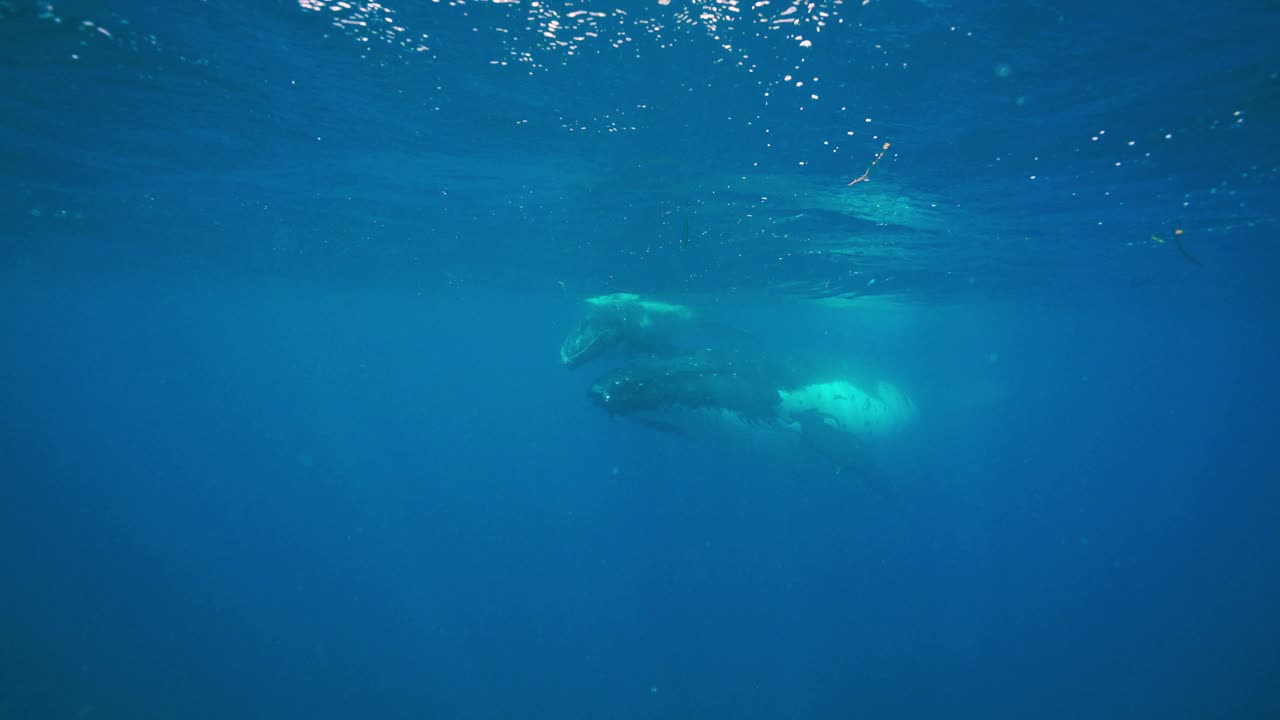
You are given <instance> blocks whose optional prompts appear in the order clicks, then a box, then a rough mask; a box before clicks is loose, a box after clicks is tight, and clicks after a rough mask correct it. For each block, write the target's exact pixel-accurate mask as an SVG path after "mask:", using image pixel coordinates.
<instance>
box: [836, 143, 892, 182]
mask: <svg viewBox="0 0 1280 720" xmlns="http://www.w3.org/2000/svg"><path fill="white" fill-rule="evenodd" d="M888 150H889V143H885V144H884V147H882V148H880V153H879V154H878V155H876V159H875V160H872V161H871V164H870V165H868V166H867V171H866V172H864V173H862V177H858V178H854V180H853V182H851V183H849V185H857V184H858V183H860V182H865V181H866V179H867V176H868V175H870V174H871V168H873V167H875V166H876V163H878V162H880V158H882V157H884V154H885V153H886V152H887V151H888ZM849 185H845V187H849Z"/></svg>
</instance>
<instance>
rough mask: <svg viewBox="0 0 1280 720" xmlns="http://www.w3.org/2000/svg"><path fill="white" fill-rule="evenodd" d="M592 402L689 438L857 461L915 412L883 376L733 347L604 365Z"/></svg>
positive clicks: (911, 422) (849, 462)
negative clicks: (862, 376)
mask: <svg viewBox="0 0 1280 720" xmlns="http://www.w3.org/2000/svg"><path fill="white" fill-rule="evenodd" d="M589 396H590V398H591V400H592V401H593V402H594V403H595V404H596V405H597V406H598V407H600V408H601V409H603V410H605V411H606V412H608V413H609V414H610V415H614V416H622V417H628V418H631V419H634V420H636V421H638V422H640V423H642V424H645V425H648V426H650V427H653V428H656V429H660V430H666V431H671V432H677V433H681V434H687V435H691V436H706V435H720V436H723V437H728V438H738V439H744V440H747V442H748V443H750V444H752V445H753V446H756V447H760V446H771V447H779V448H784V449H786V448H796V447H807V448H809V449H812V450H816V451H818V452H819V453H821V454H823V455H825V456H827V457H828V458H830V459H832V460H834V461H835V462H836V463H837V464H839V465H842V466H845V465H857V464H861V463H862V462H863V461H864V460H865V459H866V456H867V454H868V453H869V452H870V449H869V448H871V447H872V446H873V445H875V444H882V443H886V442H889V441H891V440H892V439H893V438H894V437H897V436H899V435H902V434H903V433H904V432H905V431H906V430H908V429H909V428H910V427H911V426H912V425H914V424H915V422H916V419H917V415H918V411H917V408H916V405H915V403H914V402H912V401H911V399H910V398H909V397H907V395H906V394H905V393H903V392H902V391H901V390H900V389H899V388H898V387H897V386H896V385H894V384H893V383H891V382H888V381H886V380H873V381H871V382H860V381H858V380H855V379H853V378H851V377H847V376H845V375H843V374H841V373H839V372H835V371H825V372H824V371H819V370H800V369H796V368H792V367H789V366H787V365H785V364H779V363H773V362H769V361H767V360H764V359H762V358H759V357H755V356H751V355H747V354H741V353H720V354H713V353H695V354H691V355H685V356H681V357H676V358H663V359H660V360H656V361H653V362H647V363H642V364H634V365H629V366H626V367H621V368H617V369H615V370H612V371H610V372H609V373H607V374H606V375H605V376H604V377H602V378H600V379H599V380H597V381H596V383H595V384H593V385H592V387H591V390H590V392H589Z"/></svg>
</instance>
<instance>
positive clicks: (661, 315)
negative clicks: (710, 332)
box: [560, 293, 695, 368]
mask: <svg viewBox="0 0 1280 720" xmlns="http://www.w3.org/2000/svg"><path fill="white" fill-rule="evenodd" d="M586 303H587V311H586V313H585V314H584V315H583V316H582V318H581V319H580V320H579V321H578V323H577V324H576V325H574V327H573V329H572V330H570V331H569V334H568V335H567V336H565V339H564V341H563V342H562V343H561V344H560V362H561V363H562V364H563V365H565V366H566V367H570V368H572V367H577V366H579V365H582V364H584V363H586V362H589V361H591V360H594V359H596V358H600V357H603V356H606V355H609V354H614V353H624V354H625V353H656V354H663V353H669V352H674V350H673V342H674V338H675V337H676V336H677V335H679V334H681V333H684V332H686V331H688V330H690V329H692V328H693V327H694V325H695V317H694V313H693V311H692V310H690V309H689V308H687V307H685V306H684V305H678V304H675V303H668V302H661V301H658V300H651V299H648V298H644V297H642V296H640V295H635V294H632V293H613V294H611V295H598V296H596V297H591V298H587V300H586Z"/></svg>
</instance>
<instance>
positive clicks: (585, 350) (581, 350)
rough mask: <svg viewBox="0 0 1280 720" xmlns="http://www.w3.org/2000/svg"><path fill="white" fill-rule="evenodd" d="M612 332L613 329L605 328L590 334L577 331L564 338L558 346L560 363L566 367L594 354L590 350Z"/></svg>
mask: <svg viewBox="0 0 1280 720" xmlns="http://www.w3.org/2000/svg"><path fill="white" fill-rule="evenodd" d="M612 333H613V330H611V329H608V328H606V329H604V330H600V331H597V332H595V333H594V334H591V335H585V333H583V332H578V333H575V334H574V335H572V336H570V337H568V338H566V339H565V341H564V343H563V344H562V345H561V346H560V363H561V364H563V365H565V366H567V367H573V366H574V365H577V364H578V363H580V362H582V361H583V360H584V359H586V358H587V357H589V356H590V355H592V354H594V353H593V352H592V351H593V350H594V349H595V347H596V346H597V345H599V344H600V341H601V340H603V339H604V337H605V336H607V335H611V334H612Z"/></svg>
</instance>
